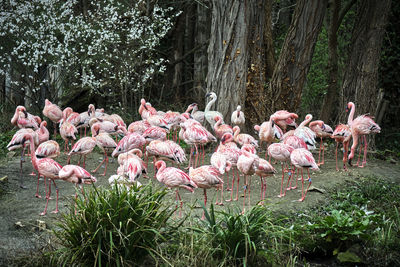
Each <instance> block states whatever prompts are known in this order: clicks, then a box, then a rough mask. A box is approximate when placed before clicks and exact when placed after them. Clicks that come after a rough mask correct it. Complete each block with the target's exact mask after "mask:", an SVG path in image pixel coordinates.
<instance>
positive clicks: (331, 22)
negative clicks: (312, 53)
mask: <svg viewBox="0 0 400 267" xmlns="http://www.w3.org/2000/svg"><path fill="white" fill-rule="evenodd" d="M355 2H356V0H352V1H349V2H347V4H346V6H344V7H343V9H342V10H341V6H342V0H333V1H332V2H331V6H330V8H329V15H327V18H328V19H327V20H328V23H327V24H328V53H329V57H328V58H329V59H328V88H327V93H326V95H325V98H324V101H323V104H322V106H321V113H320V119H321V120H323V121H324V122H326V123H330V124H334V123H336V122H337V114H338V110H337V109H338V104H339V55H338V38H337V32H338V29H339V26H340V24H341V23H342V21H343V18H344V17H345V15H346V14H347V12H348V11H349V10H350V8H351V7H352V6H353V5H354V4H355Z"/></svg>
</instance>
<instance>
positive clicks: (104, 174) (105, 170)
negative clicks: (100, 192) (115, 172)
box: [103, 153, 108, 176]
mask: <svg viewBox="0 0 400 267" xmlns="http://www.w3.org/2000/svg"><path fill="white" fill-rule="evenodd" d="M107 166H108V156H107V153H106V166H105V168H104V173H103V176H106V172H107Z"/></svg>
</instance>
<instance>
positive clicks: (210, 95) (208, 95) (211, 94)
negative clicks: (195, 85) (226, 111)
mask: <svg viewBox="0 0 400 267" xmlns="http://www.w3.org/2000/svg"><path fill="white" fill-rule="evenodd" d="M206 97H211V98H213V99H214V98H217V95H216V94H215V93H214V92H210V93H207V94H206Z"/></svg>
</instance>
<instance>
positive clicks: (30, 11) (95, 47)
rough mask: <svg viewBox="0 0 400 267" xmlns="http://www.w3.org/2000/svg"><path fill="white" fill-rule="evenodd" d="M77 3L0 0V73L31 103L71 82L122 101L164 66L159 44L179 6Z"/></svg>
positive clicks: (54, 95) (115, 0)
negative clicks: (158, 51)
mask: <svg viewBox="0 0 400 267" xmlns="http://www.w3.org/2000/svg"><path fill="white" fill-rule="evenodd" d="M81 2H82V1H78V0H69V1H61V0H0V5H1V6H2V10H1V11H0V37H1V38H0V76H2V77H10V76H11V78H9V80H10V81H8V83H7V84H9V86H10V88H11V90H13V91H19V92H20V93H22V94H24V97H25V98H26V99H30V103H33V104H35V103H39V104H42V103H41V102H42V101H44V95H45V97H48V98H51V99H53V100H55V101H57V100H58V98H59V97H60V96H61V94H64V95H65V94H68V92H69V91H70V90H69V89H71V88H75V89H79V90H82V89H85V90H89V91H90V93H91V94H98V95H100V96H102V97H105V96H107V97H109V96H113V98H112V99H113V100H115V103H121V102H122V106H124V107H126V106H127V94H128V93H129V94H133V92H142V93H143V90H144V88H145V86H146V84H147V83H148V81H149V80H150V78H151V77H152V76H153V75H155V74H156V73H158V72H163V71H164V69H165V66H164V63H165V60H164V59H163V58H162V57H160V56H159V55H158V54H157V52H156V48H157V47H158V46H159V44H160V40H161V39H162V38H163V37H164V36H165V35H166V33H167V32H168V31H169V29H170V28H171V26H172V24H173V19H174V18H175V16H176V15H177V13H176V12H175V11H174V10H172V8H168V9H166V8H160V7H159V6H158V5H157V4H152V5H148V2H149V1H147V2H146V3H144V2H143V1H132V2H129V1H122V0H99V1H91V2H90V1H85V2H86V4H87V5H86V6H85V7H82V6H81ZM89 2H90V3H89ZM13 77H14V78H13ZM15 77H17V78H15ZM60 90H61V91H62V92H61V93H60ZM43 91H45V93H43ZM25 103H26V101H25Z"/></svg>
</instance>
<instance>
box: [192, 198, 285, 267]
mask: <svg viewBox="0 0 400 267" xmlns="http://www.w3.org/2000/svg"><path fill="white" fill-rule="evenodd" d="M203 209H204V212H205V217H206V220H204V221H202V222H201V224H200V227H199V228H198V229H197V231H198V232H200V233H202V234H205V236H206V237H207V239H208V240H211V241H210V243H211V245H212V249H213V251H214V257H217V258H220V259H227V258H228V259H229V260H230V261H232V262H233V263H238V261H239V262H240V261H241V262H242V264H244V265H247V264H250V263H254V262H255V261H256V260H257V258H259V257H262V258H264V260H265V259H266V260H267V261H270V262H272V261H274V259H273V258H277V257H276V255H275V257H271V255H272V254H274V253H276V252H277V250H278V247H279V246H278V245H277V244H278V243H279V242H278V239H284V238H285V237H286V236H285V235H286V234H287V232H286V231H285V230H284V229H283V228H281V227H280V226H277V225H275V224H274V223H272V221H270V218H271V213H270V212H269V211H268V210H267V209H266V208H264V207H260V206H256V207H253V208H252V209H251V210H250V211H248V212H246V213H245V214H239V213H236V214H231V213H230V212H229V211H228V212H222V211H221V212H215V210H214V206H213V205H211V207H210V212H208V211H207V210H206V208H205V207H204V206H203ZM274 245H276V246H274Z"/></svg>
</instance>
